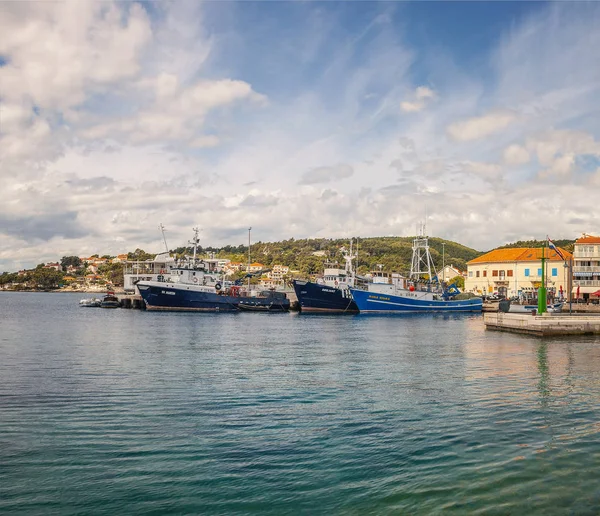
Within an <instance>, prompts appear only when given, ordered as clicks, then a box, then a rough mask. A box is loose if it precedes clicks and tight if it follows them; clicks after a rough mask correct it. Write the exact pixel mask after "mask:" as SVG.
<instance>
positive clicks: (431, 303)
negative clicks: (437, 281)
mask: <svg viewBox="0 0 600 516" xmlns="http://www.w3.org/2000/svg"><path fill="white" fill-rule="evenodd" d="M351 290H352V296H353V297H354V301H355V302H356V305H357V306H358V309H359V310H360V312H361V313H363V312H365V313H408V312H423V313H426V312H481V309H482V305H483V301H482V300H481V298H474V299H463V300H460V301H454V300H453V301H443V300H431V299H413V298H409V297H403V296H394V295H390V294H379V293H376V292H367V291H363V290H356V289H351Z"/></svg>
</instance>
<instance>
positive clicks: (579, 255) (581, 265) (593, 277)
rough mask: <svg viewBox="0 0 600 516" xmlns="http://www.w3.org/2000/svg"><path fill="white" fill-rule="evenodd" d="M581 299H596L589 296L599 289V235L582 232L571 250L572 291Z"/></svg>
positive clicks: (596, 297)
mask: <svg viewBox="0 0 600 516" xmlns="http://www.w3.org/2000/svg"><path fill="white" fill-rule="evenodd" d="M578 289H579V297H580V298H583V299H586V300H588V299H590V297H592V299H598V296H591V294H593V293H594V292H598V291H599V290H600V237H597V236H592V235H588V234H586V233H584V234H583V235H582V236H581V238H578V239H577V240H576V241H575V248H574V251H573V290H572V293H573V294H574V295H575V296H577V291H578Z"/></svg>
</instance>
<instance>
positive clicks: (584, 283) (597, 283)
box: [573, 280, 600, 287]
mask: <svg viewBox="0 0 600 516" xmlns="http://www.w3.org/2000/svg"><path fill="white" fill-rule="evenodd" d="M577 285H579V286H580V287H600V280H573V286H575V287H576V286H577Z"/></svg>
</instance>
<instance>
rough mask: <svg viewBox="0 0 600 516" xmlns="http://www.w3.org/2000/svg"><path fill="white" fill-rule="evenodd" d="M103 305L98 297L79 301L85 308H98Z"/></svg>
mask: <svg viewBox="0 0 600 516" xmlns="http://www.w3.org/2000/svg"><path fill="white" fill-rule="evenodd" d="M101 304H102V300H101V299H98V298H97V297H90V298H89V299H82V300H81V301H79V306H83V307H98V306H100V305H101Z"/></svg>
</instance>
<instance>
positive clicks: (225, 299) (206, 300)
mask: <svg viewBox="0 0 600 516" xmlns="http://www.w3.org/2000/svg"><path fill="white" fill-rule="evenodd" d="M138 290H139V292H140V295H141V296H142V299H143V300H144V303H145V305H146V310H155V311H171V312H237V311H239V310H240V304H241V303H243V304H244V305H245V306H248V307H252V308H253V309H255V310H256V311H259V310H260V311H287V310H289V308H290V301H289V299H287V298H286V299H276V300H274V299H271V298H269V297H264V298H261V297H250V296H229V295H225V294H218V293H216V292H201V291H197V290H195V289H194V288H193V287H189V286H184V287H180V286H176V285H173V284H168V283H163V284H161V283H158V282H157V283H154V282H144V283H138Z"/></svg>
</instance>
